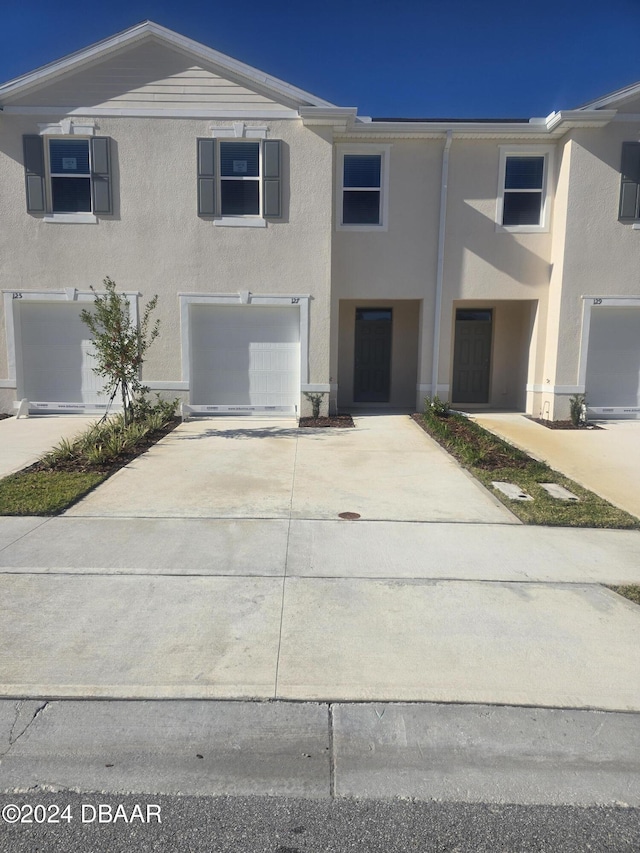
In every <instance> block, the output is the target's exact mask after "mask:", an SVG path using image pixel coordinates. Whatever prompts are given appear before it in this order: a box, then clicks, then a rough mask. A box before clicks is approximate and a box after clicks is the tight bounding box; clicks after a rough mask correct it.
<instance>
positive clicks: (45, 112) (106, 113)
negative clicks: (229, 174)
mask: <svg viewBox="0 0 640 853" xmlns="http://www.w3.org/2000/svg"><path fill="white" fill-rule="evenodd" d="M3 113H4V115H39V116H59V115H65V116H73V115H81V116H102V117H111V118H183V119H189V118H194V119H202V118H205V119H212V120H213V119H259V120H264V119H269V118H271V119H296V120H297V119H298V111H297V110H293V109H291V110H288V109H287V110H250V111H247V110H221V109H218V108H217V107H212V108H211V109H206V110H176V109H151V110H145V109H120V108H118V107H68V106H67V107H49V106H47V107H44V106H43V107H10V106H7V107H4V109H3Z"/></svg>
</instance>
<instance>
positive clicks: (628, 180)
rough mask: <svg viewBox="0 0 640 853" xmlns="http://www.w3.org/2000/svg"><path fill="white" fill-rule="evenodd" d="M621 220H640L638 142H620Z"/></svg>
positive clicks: (639, 160)
mask: <svg viewBox="0 0 640 853" xmlns="http://www.w3.org/2000/svg"><path fill="white" fill-rule="evenodd" d="M620 177H621V181H620V210H619V214H618V216H619V219H620V221H621V222H640V142H623V143H622V164H621V167H620Z"/></svg>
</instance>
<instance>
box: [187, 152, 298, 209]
mask: <svg viewBox="0 0 640 853" xmlns="http://www.w3.org/2000/svg"><path fill="white" fill-rule="evenodd" d="M280 161H281V142H280V140H279V139H262V140H259V141H252V140H247V141H244V140H227V139H215V138H214V139H198V215H199V216H203V217H211V218H212V219H214V220H215V222H216V224H219V225H266V220H267V219H269V218H273V219H277V218H280V217H281V216H282V189H281V162H280Z"/></svg>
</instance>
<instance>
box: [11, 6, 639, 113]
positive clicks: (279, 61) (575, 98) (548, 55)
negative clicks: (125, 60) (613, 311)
mask: <svg viewBox="0 0 640 853" xmlns="http://www.w3.org/2000/svg"><path fill="white" fill-rule="evenodd" d="M0 8H1V16H2V26H1V30H0V80H1V81H2V82H5V81H7V80H9V79H11V78H13V77H16V76H18V75H20V74H23V73H25V72H27V71H31V70H33V69H34V68H36V67H38V66H40V65H44V64H46V63H47V62H51V61H53V60H56V59H59V58H60V57H62V56H64V55H65V54H67V53H71V52H72V51H75V50H79V49H81V48H83V47H86V46H88V45H89V44H91V43H93V42H95V41H99V40H100V39H103V38H106V37H108V36H110V35H113V34H114V33H116V32H119V31H121V30H124V29H126V28H127V27H130V26H132V25H134V24H136V23H138V22H140V21H142V20H145V19H147V18H149V19H151V20H154V21H156V22H157V23H159V24H162V25H163V26H165V27H169V28H170V29H173V30H176V31H177V32H179V33H182V34H183V35H186V36H188V37H189V38H193V39H195V40H197V41H200V42H203V43H204V44H206V45H208V46H210V47H213V48H215V49H216V50H219V51H222V52H223V53H226V54H229V55H230V56H233V57H235V58H237V59H240V60H242V61H243V62H246V63H248V64H249V65H253V66H255V67H256V68H260V69H262V70H263V71H266V72H268V73H270V74H273V75H275V76H276V77H280V78H281V79H283V80H286V81H287V82H289V83H292V84H293V85H296V86H299V87H300V88H302V89H306V90H307V91H309V92H313V93H314V94H316V95H318V96H320V97H322V98H324V99H326V100H328V101H332V102H334V103H336V104H338V105H340V106H357V107H358V109H359V112H360V114H361V115H372V116H377V117H381V116H387V117H389V116H401V117H417V116H422V117H431V118H433V117H452V118H456V117H458V118H459V117H495V118H500V117H530V116H544V115H547V114H548V113H550V112H551V111H552V110H554V109H560V108H571V107H575V106H579V105H580V104H582V103H584V102H585V101H589V100H592V99H594V98H596V97H598V96H600V95H603V94H606V93H608V92H610V91H613V90H615V89H618V88H621V87H623V86H626V85H628V84H630V83H634V82H636V81H639V80H640V50H639V49H638V48H639V46H640V0H607V1H606V2H603V0H537V2H536V3H532V2H531V0H528V2H523V0H510V2H502V0H501V2H494V0H484V2H483V0H438V2H434V0H395V2H390V0H343V2H339V0H318V2H313V3H309V2H307V0H297V2H288V0H285V2H278V1H277V0H275V2H273V0H272V2H270V3H268V2H264V0H261V2H257V0H242V2H239V3H234V2H229V0H227V2H225V3H223V2H219V1H218V2H216V0H209V2H203V1H202V0H181V2H168V0H156V2H145V0H129V2H123V0H112V2H107V3H103V4H89V3H86V2H85V0H83V2H80V1H79V0H67V2H66V3H64V4H62V5H60V6H58V5H56V4H54V3H50V2H44V0H23V2H22V3H19V2H17V0H5V2H4V3H0Z"/></svg>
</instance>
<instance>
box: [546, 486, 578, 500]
mask: <svg viewBox="0 0 640 853" xmlns="http://www.w3.org/2000/svg"><path fill="white" fill-rule="evenodd" d="M540 485H541V486H542V488H543V489H544V490H545V491H546V492H548V493H549V494H550V495H551V497H552V498H557V500H559V501H579V500H580V498H579V497H578V496H577V495H574V494H573V492H570V491H569V489H565V487H564V486H559V485H558V484H557V483H540Z"/></svg>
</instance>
